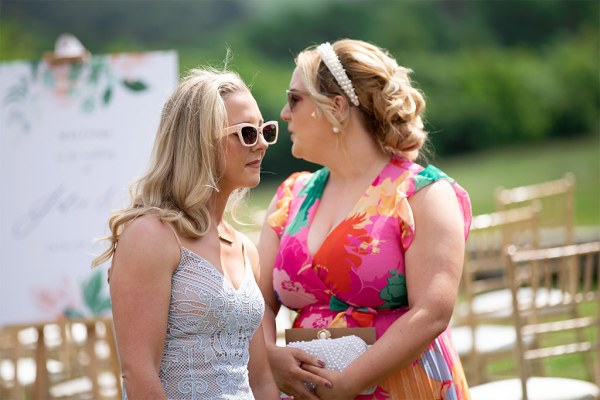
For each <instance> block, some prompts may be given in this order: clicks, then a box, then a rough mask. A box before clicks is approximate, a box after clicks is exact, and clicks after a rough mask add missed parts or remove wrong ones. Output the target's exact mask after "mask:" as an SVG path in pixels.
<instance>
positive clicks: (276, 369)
mask: <svg viewBox="0 0 600 400" xmlns="http://www.w3.org/2000/svg"><path fill="white" fill-rule="evenodd" d="M268 354H269V363H270V365H271V370H272V371H273V376H274V378H275V382H276V383H277V386H278V387H279V389H280V390H281V391H282V392H284V393H285V394H287V395H288V396H292V397H294V398H295V399H303V400H319V397H317V396H316V395H315V394H314V393H313V392H312V391H311V390H310V389H309V387H308V386H307V385H305V382H312V383H314V384H316V385H317V386H324V387H331V386H332V384H331V382H330V381H329V380H328V379H326V378H323V377H321V376H319V375H317V374H315V373H313V372H311V371H320V370H323V365H324V364H323V362H322V361H319V360H318V359H317V358H316V357H313V356H311V355H310V354H308V353H306V352H304V351H302V350H300V349H295V348H292V347H278V346H271V348H270V349H269V351H268ZM308 368H311V370H310V371H309V370H308Z"/></svg>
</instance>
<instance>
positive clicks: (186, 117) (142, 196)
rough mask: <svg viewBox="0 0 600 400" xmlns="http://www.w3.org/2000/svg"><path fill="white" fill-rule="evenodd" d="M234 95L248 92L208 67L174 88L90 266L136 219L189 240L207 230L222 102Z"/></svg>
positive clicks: (218, 164)
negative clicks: (140, 170) (146, 156)
mask: <svg viewBox="0 0 600 400" xmlns="http://www.w3.org/2000/svg"><path fill="white" fill-rule="evenodd" d="M240 91H248V92H249V91H250V89H249V88H248V87H247V85H246V84H245V83H244V82H243V80H242V79H241V78H240V76H239V75H238V74H237V73H235V72H231V71H227V70H223V71H219V70H216V69H213V68H203V69H193V70H191V71H190V73H189V74H188V75H187V76H186V77H185V78H184V79H183V80H182V81H181V82H180V83H179V85H178V86H177V88H176V89H175V90H174V91H173V93H172V94H171V95H170V97H169V98H168V100H167V102H166V103H165V105H164V107H163V110H162V114H161V118H160V124H159V127H158V130H157V133H156V138H155V141H154V148H153V151H152V156H151V159H150V164H149V167H148V169H147V172H146V173H145V175H144V176H142V177H141V178H140V179H138V180H137V181H136V182H134V183H133V184H132V185H131V188H130V197H131V203H130V205H129V206H128V207H126V208H124V209H121V210H117V211H115V212H113V213H112V214H111V216H110V218H109V221H108V227H109V229H110V235H108V236H107V237H105V238H103V240H106V241H108V242H109V243H110V247H109V248H108V249H107V250H106V251H104V252H103V253H102V254H100V255H99V256H98V257H96V258H95V259H94V260H93V261H92V266H94V267H95V266H97V265H99V264H101V263H103V262H105V261H108V260H109V259H110V258H112V256H113V254H114V252H115V249H116V246H117V243H118V241H119V237H120V235H121V233H122V231H123V228H124V227H125V226H126V224H127V223H129V222H131V221H133V220H134V219H135V218H137V217H139V216H142V215H146V214H154V215H158V217H159V218H160V219H161V220H162V221H165V222H169V223H171V224H173V225H174V226H175V227H176V228H177V230H178V231H179V232H181V233H182V234H183V235H185V236H187V237H191V238H198V237H200V236H202V235H204V234H205V233H206V232H207V231H208V229H209V228H210V223H211V222H210V201H211V199H212V197H213V195H214V192H215V191H218V190H219V180H220V177H221V174H222V172H223V166H224V162H225V161H224V154H225V148H224V144H223V141H222V140H220V139H221V137H222V135H223V132H224V129H225V127H226V126H227V109H226V107H225V102H224V99H223V97H224V96H226V95H227V94H231V93H237V92H240ZM237 195H238V196H237V197H241V195H239V193H237Z"/></svg>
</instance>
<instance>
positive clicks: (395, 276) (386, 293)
mask: <svg viewBox="0 0 600 400" xmlns="http://www.w3.org/2000/svg"><path fill="white" fill-rule="evenodd" d="M388 272H389V273H390V275H391V277H389V278H387V281H388V284H387V285H386V286H385V287H384V288H383V289H382V290H381V292H379V297H380V298H381V299H382V300H383V301H385V303H383V304H382V305H381V306H379V307H378V308H400V307H403V306H406V305H408V290H407V288H406V278H405V277H404V275H402V273H401V272H400V271H398V270H397V269H395V270H391V271H388Z"/></svg>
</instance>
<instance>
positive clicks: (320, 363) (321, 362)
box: [317, 360, 325, 367]
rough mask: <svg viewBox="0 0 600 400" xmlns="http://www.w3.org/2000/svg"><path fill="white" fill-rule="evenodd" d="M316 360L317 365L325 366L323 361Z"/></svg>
mask: <svg viewBox="0 0 600 400" xmlns="http://www.w3.org/2000/svg"><path fill="white" fill-rule="evenodd" d="M317 362H318V363H319V365H320V366H321V367H324V366H325V361H321V360H318V361H317Z"/></svg>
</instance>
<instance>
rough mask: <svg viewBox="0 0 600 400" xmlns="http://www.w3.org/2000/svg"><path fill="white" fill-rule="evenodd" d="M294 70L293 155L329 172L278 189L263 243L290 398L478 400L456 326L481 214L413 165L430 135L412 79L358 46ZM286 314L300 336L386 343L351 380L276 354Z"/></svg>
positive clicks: (307, 360) (306, 359)
mask: <svg viewBox="0 0 600 400" xmlns="http://www.w3.org/2000/svg"><path fill="white" fill-rule="evenodd" d="M296 65H297V66H296V69H295V70H294V72H293V75H292V78H291V81H290V88H289V90H288V103H287V104H286V105H285V106H284V108H283V110H282V111H281V117H282V119H283V120H284V121H287V122H288V130H289V132H290V133H291V139H292V143H293V145H292V154H293V155H294V156H295V157H299V158H303V159H305V160H307V161H310V162H313V163H316V164H319V165H321V166H322V168H321V169H319V170H317V171H316V172H314V173H309V172H299V173H295V174H292V175H291V176H290V177H288V178H287V179H286V180H285V181H284V182H283V183H282V184H281V185H280V187H279V188H278V190H277V193H276V195H275V197H274V198H273V201H272V202H271V205H270V207H269V211H268V213H267V220H266V223H265V225H264V227H263V230H262V233H261V238H260V242H259V254H260V260H261V268H262V274H261V283H260V285H261V290H262V292H263V295H264V297H265V300H266V303H267V305H268V306H269V307H267V311H266V314H265V322H264V325H265V327H264V328H265V336H266V342H267V348H268V354H269V361H270V365H271V368H272V371H273V374H274V376H275V380H276V382H277V384H278V386H279V388H280V390H281V391H282V392H283V393H285V394H287V395H289V396H292V397H293V398H296V399H300V398H301V399H344V400H348V399H457V400H458V399H468V398H469V394H468V387H467V383H466V380H465V376H464V372H463V369H462V366H461V363H460V360H459V358H458V356H457V353H456V351H455V348H454V345H453V343H452V340H451V337H450V332H449V329H448V323H449V321H450V318H451V315H452V310H453V308H454V303H455V300H456V295H457V291H458V286H459V282H460V276H461V272H462V263H463V253H464V245H465V240H466V237H467V234H468V231H469V226H470V221H471V207H470V202H469V197H468V194H467V193H466V192H465V191H464V190H463V189H462V188H461V187H460V186H459V185H458V184H457V183H456V182H455V181H454V180H453V179H452V178H450V177H448V176H447V175H446V174H445V173H444V172H442V171H441V170H439V169H438V168H436V167H434V166H432V165H429V166H427V167H423V166H421V165H419V164H417V163H416V162H415V159H416V158H417V156H418V153H419V150H420V149H421V147H422V146H423V144H424V143H425V142H426V139H427V133H426V132H425V131H424V130H423V123H422V121H421V114H422V112H423V110H424V107H425V102H424V100H423V96H422V94H421V93H420V92H419V91H418V90H417V89H415V88H414V87H413V86H412V85H411V82H410V80H409V78H408V74H409V72H410V70H408V69H406V68H403V67H400V66H399V65H398V64H397V63H396V61H395V60H394V59H393V58H391V57H390V55H389V54H388V53H387V52H386V51H385V50H383V49H381V48H379V47H376V46H374V45H371V44H368V43H365V42H362V41H357V40H348V39H346V40H340V41H337V42H335V43H334V44H333V46H331V45H329V44H328V43H326V44H323V45H320V46H318V47H316V48H309V49H307V50H305V51H303V52H302V53H300V54H299V55H298V57H297V59H296ZM281 304H283V305H284V306H286V307H288V308H290V309H293V310H295V311H296V312H297V316H296V318H295V320H294V322H293V327H294V328H325V327H375V329H376V333H377V341H376V342H375V344H374V345H373V346H371V347H370V348H369V349H368V350H367V351H366V352H365V353H364V354H363V355H361V356H360V357H359V358H358V359H356V360H355V361H354V362H353V363H352V364H350V366H348V367H347V368H346V369H345V370H344V372H343V374H342V373H339V372H335V371H332V370H328V369H327V365H323V363H322V362H320V360H318V359H316V358H315V357H312V356H310V355H309V354H307V353H305V352H303V351H301V350H299V349H294V348H288V347H278V346H276V344H275V339H276V329H275V316H276V315H277V312H278V311H279V308H280V306H281ZM306 382H312V383H314V384H315V385H316V390H314V391H313V390H311V385H305V383H306ZM374 385H376V390H375V392H373V393H370V394H361V393H362V392H364V391H365V389H367V388H370V387H372V386H374ZM313 387H314V386H313Z"/></svg>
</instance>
